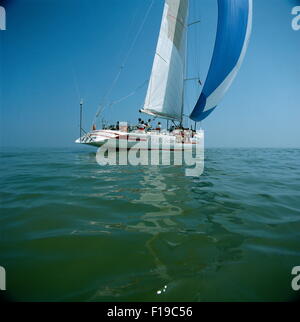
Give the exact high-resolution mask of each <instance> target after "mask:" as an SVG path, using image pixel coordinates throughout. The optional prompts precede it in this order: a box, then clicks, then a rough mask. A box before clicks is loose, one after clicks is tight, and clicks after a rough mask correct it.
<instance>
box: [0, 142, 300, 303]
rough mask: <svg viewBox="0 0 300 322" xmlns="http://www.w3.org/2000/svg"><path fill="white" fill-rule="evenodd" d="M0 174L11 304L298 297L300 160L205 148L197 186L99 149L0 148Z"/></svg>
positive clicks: (0, 262)
mask: <svg viewBox="0 0 300 322" xmlns="http://www.w3.org/2000/svg"><path fill="white" fill-rule="evenodd" d="M0 168H1V169H0V172H1V175H0V178H1V179H0V180H1V185H0V196H1V199H0V202H1V204H0V206H1V207H0V209H1V215H0V266H2V267H3V268H4V269H5V272H6V275H5V277H6V279H5V281H6V284H5V285H6V291H0V293H1V292H2V293H1V294H0V295H2V297H3V296H5V298H6V299H8V300H11V301H89V302H90V301H91V302H94V301H95V302H98V301H100V302H106V301H113V302H131V301H155V302H170V301H180V302H207V301H214V302H215V301H217V302H219V301H221V302H224V301H225V302H226V301H295V300H296V299H299V297H300V291H297V290H296V289H295V284H296V286H297V283H295V281H296V280H295V278H297V276H296V275H293V268H294V267H296V266H300V149H275V148H274V149H257V148H252V149H246V148H244V149H242V148H241V149H238V148H237V149H233V148H232V149H229V148H228V149H226V148H221V149H218V148H207V149H206V150H205V164H204V172H203V174H202V175H201V176H199V177H188V176H186V175H185V169H184V167H183V166H174V165H170V166H130V165H127V166H118V165H115V166H113V165H106V166H105V165H102V166H101V165H99V164H98V163H97V162H96V149H95V148H91V147H74V148H73V147H72V148H21V149H17V148H2V149H1V162H0ZM294 273H295V271H294ZM298 274H300V270H299V271H298ZM2 278H3V276H2ZM293 281H294V283H293ZM298 283H299V282H298ZM293 285H294V287H293Z"/></svg>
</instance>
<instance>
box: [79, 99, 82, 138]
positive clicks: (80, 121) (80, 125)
mask: <svg viewBox="0 0 300 322" xmlns="http://www.w3.org/2000/svg"><path fill="white" fill-rule="evenodd" d="M82 107H83V99H81V100H80V120H79V128H80V129H79V131H80V133H79V138H80V139H79V140H80V143H81V137H82Z"/></svg>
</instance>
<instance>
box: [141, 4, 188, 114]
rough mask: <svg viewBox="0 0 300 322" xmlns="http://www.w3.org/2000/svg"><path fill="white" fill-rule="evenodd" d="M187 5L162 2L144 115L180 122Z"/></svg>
mask: <svg viewBox="0 0 300 322" xmlns="http://www.w3.org/2000/svg"><path fill="white" fill-rule="evenodd" d="M188 1H189V0H166V1H165V7H164V12H163V18H162V23H161V28H160V33H159V39H158V43H157V48H156V53H155V58H154V63H153V67H152V73H151V77H150V81H149V86H148V91H147V95H146V99H145V104H144V108H143V109H142V112H144V113H147V114H151V115H155V116H159V117H163V118H168V119H174V120H181V118H182V109H183V89H184V77H185V59H186V36H187V30H186V29H187V28H186V23H187V16H188Z"/></svg>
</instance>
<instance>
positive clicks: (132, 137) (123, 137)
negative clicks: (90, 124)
mask: <svg viewBox="0 0 300 322" xmlns="http://www.w3.org/2000/svg"><path fill="white" fill-rule="evenodd" d="M203 139H204V132H203V131H202V130H200V131H197V132H196V133H194V134H192V133H191V131H184V135H182V134H181V132H180V131H175V133H174V132H172V133H170V132H167V131H162V132H161V133H159V132H158V131H150V132H146V133H145V132H144V131H134V132H130V133H127V132H121V131H114V130H98V131H92V132H89V133H87V134H86V135H84V136H83V137H81V138H79V139H77V140H76V141H75V142H76V143H78V144H86V145H91V146H95V147H101V146H103V145H104V144H105V145H106V147H108V148H111V149H113V148H117V149H134V148H136V149H147V150H170V151H176V150H187V149H193V148H195V147H196V145H197V144H200V143H199V142H203Z"/></svg>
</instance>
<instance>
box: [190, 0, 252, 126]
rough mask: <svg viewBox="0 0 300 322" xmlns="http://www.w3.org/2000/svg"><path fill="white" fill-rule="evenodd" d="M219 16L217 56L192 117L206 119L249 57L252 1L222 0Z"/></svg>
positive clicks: (219, 5) (213, 58)
mask: <svg viewBox="0 0 300 322" xmlns="http://www.w3.org/2000/svg"><path fill="white" fill-rule="evenodd" d="M218 8H219V17H218V28H217V37H216V42H215V48H214V53H213V57H212V61H211V65H210V68H209V71H208V75H207V78H206V81H205V84H204V87H203V91H202V93H201V95H200V98H199V100H198V102H197V104H196V106H195V108H194V110H193V112H192V114H191V115H190V118H191V119H192V120H194V121H197V122H199V121H202V120H203V119H205V118H206V117H207V116H208V115H209V114H210V113H211V112H212V111H213V110H214V109H215V108H216V106H217V105H218V104H219V102H220V100H221V99H222V97H223V96H224V95H225V93H226V92H227V90H228V88H229V87H230V85H231V84H232V82H233V80H234V78H235V76H236V75H237V73H238V71H239V69H240V66H241V64H242V62H243V59H244V57H245V54H246V50H247V47H248V42H249V38H250V34H251V27H252V0H218Z"/></svg>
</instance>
